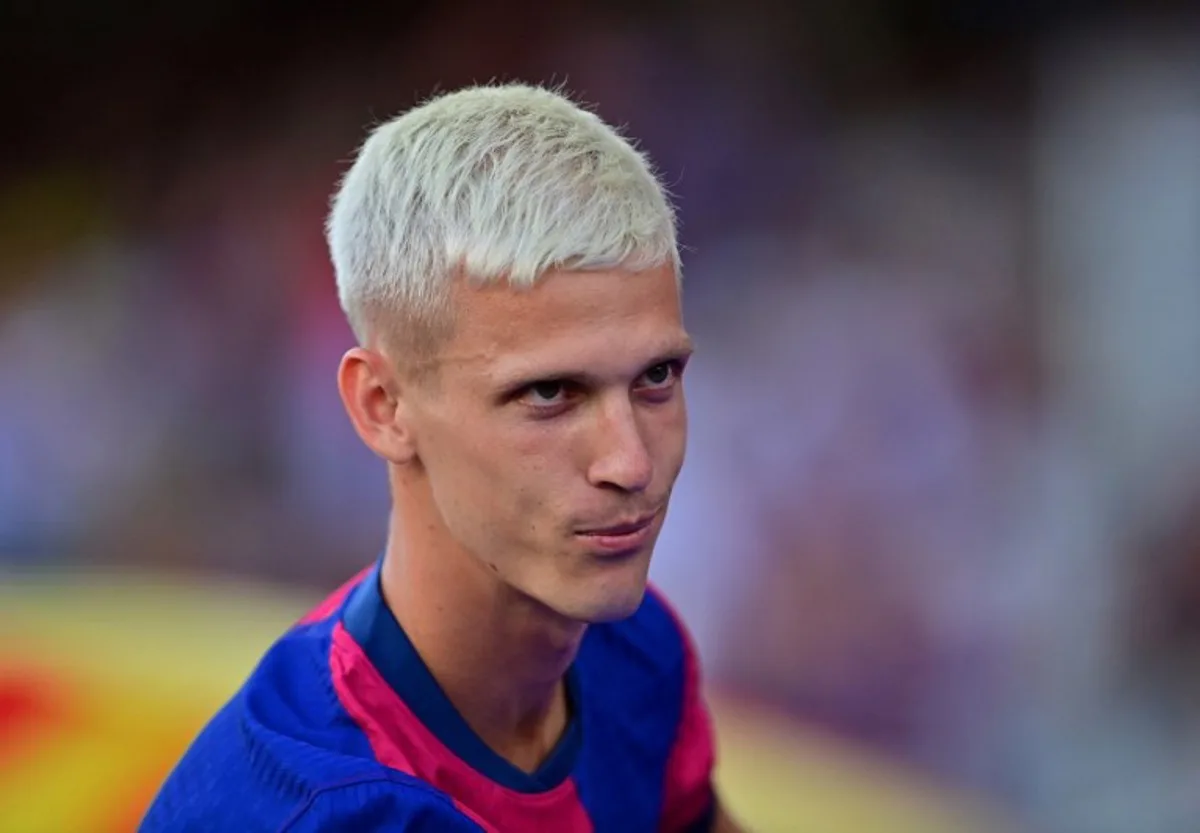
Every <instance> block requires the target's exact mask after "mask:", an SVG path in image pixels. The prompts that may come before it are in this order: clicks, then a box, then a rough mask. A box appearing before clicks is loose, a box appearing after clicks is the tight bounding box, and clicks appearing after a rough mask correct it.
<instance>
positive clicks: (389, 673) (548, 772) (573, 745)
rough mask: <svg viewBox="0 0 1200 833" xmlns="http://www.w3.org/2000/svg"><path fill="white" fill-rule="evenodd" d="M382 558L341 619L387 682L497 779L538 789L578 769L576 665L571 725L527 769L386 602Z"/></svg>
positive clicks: (570, 675) (570, 684)
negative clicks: (470, 717)
mask: <svg viewBox="0 0 1200 833" xmlns="http://www.w3.org/2000/svg"><path fill="white" fill-rule="evenodd" d="M381 563H382V559H381V560H380V561H379V562H376V564H375V568H374V569H373V570H371V572H369V573H368V574H367V575H366V577H365V578H364V579H363V580H362V582H360V584H359V586H358V587H356V588H355V589H354V592H353V594H352V595H351V597H350V599H349V601H348V602H347V604H346V607H345V609H344V610H343V612H342V624H343V625H344V626H345V628H346V630H347V631H348V632H349V633H350V636H352V637H354V641H355V642H357V643H358V644H359V646H361V647H362V649H363V651H364V652H365V653H366V655H367V658H368V659H370V660H371V663H372V664H373V665H374V666H375V668H376V669H378V671H379V673H380V674H381V675H382V676H383V678H384V679H385V680H386V681H387V683H388V685H390V686H391V687H392V689H393V690H394V691H395V692H396V694H398V695H399V696H400V699H401V700H403V701H404V702H405V703H406V704H407V705H408V707H409V708H410V709H412V711H413V714H415V715H416V716H417V719H418V720H420V721H421V722H422V723H424V724H425V726H426V727H427V728H428V729H429V730H430V731H432V732H433V733H434V735H436V736H437V738H438V739H439V740H440V741H441V742H442V743H443V744H445V745H446V747H447V748H448V749H449V750H450V751H451V752H453V753H454V754H455V755H457V756H458V757H459V758H460V759H462V760H463V761H464V762H466V763H467V764H469V765H470V766H471V767H472V768H474V769H475V770H477V771H478V772H480V773H482V774H484V775H486V776H487V777H488V778H490V779H492V780H493V781H495V782H496V783H498V784H501V785H503V786H505V787H508V788H509V789H512V790H517V791H519V792H526V793H537V792H544V791H546V790H550V789H553V788H554V787H556V786H558V785H559V784H560V783H562V782H563V781H564V780H566V778H567V776H569V775H570V774H571V771H572V770H573V769H574V768H575V761H576V759H577V758H578V756H579V749H580V746H581V745H582V742H583V735H582V732H581V729H580V723H581V721H580V717H579V715H580V698H579V679H578V674H577V672H576V670H575V666H574V665H572V666H571V668H570V669H569V670H568V671H567V678H566V682H567V705H568V708H569V709H570V715H571V717H570V722H569V723H568V725H567V730H566V732H564V733H563V736H562V738H561V740H559V742H558V744H557V745H556V746H555V748H554V750H553V751H552V752H551V753H550V755H549V757H547V758H546V760H545V761H544V762H543V763H542V765H541V766H540V767H538V769H537V771H536V772H533V773H528V772H524V771H523V770H521V769H519V768H518V767H516V766H514V765H513V764H511V763H509V762H508V761H506V760H505V759H504V758H502V757H501V756H500V755H498V754H496V753H495V752H493V751H492V749H491V748H490V747H489V746H488V745H487V744H485V743H484V742H483V741H482V740H481V739H480V738H479V736H478V735H476V734H475V732H474V731H473V730H472V729H471V727H470V726H468V725H467V722H466V721H465V720H463V718H462V715H460V714H459V713H458V710H457V709H456V708H454V704H452V703H451V702H450V700H449V698H447V697H446V694H445V692H443V691H442V687H441V686H440V685H438V682H437V680H435V679H434V677H433V674H432V673H430V671H429V668H428V667H426V665H425V662H424V660H422V659H421V656H420V654H418V653H417V649H416V648H415V647H413V644H412V642H411V641H410V640H409V638H408V635H407V634H406V633H405V632H404V630H403V628H401V627H400V623H399V622H397V621H396V617H395V616H393V615H392V611H391V610H390V609H389V608H388V606H387V603H386V602H384V599H383V594H382V592H381V591H380V586H379V568H380V565H381Z"/></svg>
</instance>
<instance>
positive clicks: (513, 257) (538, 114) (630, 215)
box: [326, 84, 680, 346]
mask: <svg viewBox="0 0 1200 833" xmlns="http://www.w3.org/2000/svg"><path fill="white" fill-rule="evenodd" d="M326 233H327V238H328V242H329V249H330V253H331V255H332V259H333V265H334V269H335V271H336V274H337V289H338V299H339V301H340V302H341V305H342V309H343V310H344V311H345V313H346V317H347V318H348V319H349V321H350V326H351V328H352V329H353V330H354V334H355V336H356V337H357V338H358V339H359V341H360V342H361V343H366V342H367V341H368V340H369V339H370V338H371V335H372V333H373V332H374V331H375V330H377V329H381V330H387V331H392V332H390V333H389V335H391V336H397V335H398V336H399V337H400V338H401V339H402V341H401V343H403V344H406V345H409V346H413V343H414V339H413V338H411V336H412V335H413V334H414V333H418V334H427V333H430V332H432V331H433V329H432V328H434V327H435V325H436V323H437V322H439V321H441V322H443V323H444V321H445V319H446V318H447V314H448V313H452V310H448V308H447V300H448V296H449V292H450V287H451V282H452V280H453V279H454V278H455V277H456V276H459V275H461V276H463V277H465V278H466V279H468V280H470V281H472V282H475V283H490V282H495V281H499V280H507V281H508V282H509V283H510V284H512V285H514V286H517V287H530V286H532V285H533V284H534V283H535V282H536V281H537V280H538V279H539V278H540V277H541V276H542V275H544V274H545V273H546V272H547V271H549V270H552V269H568V270H592V269H612V268H626V269H633V270H638V269H644V268H651V267H655V266H659V265H662V264H668V263H669V264H671V265H672V266H673V267H674V270H675V274H676V278H677V279H678V277H679V274H680V267H679V252H678V246H677V243H676V227H675V213H674V209H673V207H672V205H671V202H670V200H669V198H668V195H667V194H666V192H665V190H664V188H663V186H662V184H661V182H660V181H659V179H658V177H657V176H656V174H655V172H654V171H653V169H652V168H651V166H650V163H649V162H648V160H647V158H646V157H645V156H644V155H643V154H642V153H641V152H640V151H639V150H637V149H636V148H635V147H634V146H633V145H632V144H631V143H630V142H629V141H627V140H626V139H625V138H623V137H622V136H621V135H620V134H619V133H618V132H617V131H616V130H614V129H613V128H612V127H610V126H609V125H607V124H605V123H604V122H603V121H602V120H601V119H600V118H599V117H598V116H596V115H595V114H594V113H592V112H590V111H588V110H586V109H584V108H582V107H580V106H578V105H577V104H575V103H574V102H573V101H571V100H570V99H569V98H567V97H566V96H565V95H563V94H561V93H560V92H557V91H553V90H548V89H543V88H539V87H532V86H525V85H519V84H509V85H503V86H482V87H470V88H467V89H463V90H459V91H456V92H452V93H448V94H445V95H442V96H439V97H437V98H434V99H432V100H430V101H428V102H426V103H425V104H423V105H421V106H419V107H416V108H415V109H412V110H409V111H408V112H406V113H404V114H403V115H401V116H399V117H397V118H395V119H393V120H391V121H388V122H386V123H384V124H381V125H380V126H378V127H377V128H376V129H375V130H374V131H372V133H371V134H370V136H369V137H368V138H367V140H366V142H365V143H364V144H363V146H362V148H361V150H360V151H359V153H358V156H357V158H356V159H355V161H354V164H353V165H352V167H351V168H350V170H349V171H348V172H347V174H346V176H345V178H344V179H343V180H342V183H341V186H340V188H339V189H338V191H337V193H336V194H335V196H334V199H333V208H332V211H331V212H330V214H329V220H328V223H327V225H326ZM397 328H399V329H401V330H402V331H405V332H399V333H397V332H394V331H395V330H396V329H397ZM406 336H410V337H406Z"/></svg>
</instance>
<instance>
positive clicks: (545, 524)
mask: <svg viewBox="0 0 1200 833" xmlns="http://www.w3.org/2000/svg"><path fill="white" fill-rule="evenodd" d="M453 303H454V308H455V317H456V322H455V323H456V325H455V333H454V335H453V336H452V337H451V338H450V339H449V340H448V341H447V343H446V344H445V345H444V346H443V348H442V349H441V351H440V354H439V356H438V358H437V365H438V367H437V370H436V371H435V372H436V375H437V378H436V381H435V382H434V383H432V384H430V385H429V386H428V387H427V388H422V390H420V391H419V392H417V393H415V394H414V398H413V401H412V420H413V423H412V424H413V429H414V436H415V437H416V443H417V454H418V456H419V458H420V461H421V464H422V466H423V469H424V476H425V478H426V481H427V486H428V489H429V490H430V497H431V498H432V505H434V506H435V507H436V508H437V510H438V511H439V512H440V515H441V518H440V520H441V521H442V522H443V523H444V525H445V527H446V530H447V531H448V532H449V534H450V536H451V537H453V538H454V539H455V540H456V541H457V542H458V543H459V544H461V545H462V546H463V547H465V548H466V550H467V551H468V552H469V553H470V554H471V555H472V556H474V557H475V558H477V559H479V560H480V562H481V566H482V567H483V568H484V569H490V570H492V571H493V572H494V573H495V574H496V575H497V577H498V578H499V579H500V580H501V581H503V582H505V583H507V584H509V585H511V586H512V587H514V588H515V589H517V590H519V591H520V592H523V593H525V594H527V595H528V596H530V597H532V598H534V599H536V600H538V601H539V602H542V603H543V604H545V605H547V606H548V607H550V608H551V609H553V610H556V611H557V612H559V613H561V614H563V615H566V616H569V617H571V618H573V619H578V620H580V621H588V622H596V621H605V620H612V619H616V618H621V617H624V616H627V615H629V614H631V613H632V612H633V611H634V610H635V609H636V608H637V606H638V604H639V603H640V601H641V598H642V595H643V593H644V590H645V584H646V574H647V571H648V569H649V566H650V553H651V550H652V549H653V547H654V542H655V540H656V539H657V537H658V533H659V530H660V529H661V527H662V523H663V518H664V516H665V514H666V508H667V500H668V497H669V496H670V493H671V488H672V486H673V484H674V483H675V478H676V476H677V475H678V474H679V469H680V467H681V466H682V464H683V456H684V446H685V444H686V435H687V412H686V407H685V405H684V397H683V387H682V380H681V374H682V371H683V366H684V365H685V364H686V362H687V358H688V356H689V355H690V352H691V344H690V340H689V339H688V336H687V334H686V332H685V330H684V327H683V321H682V314H681V310H680V298H679V291H678V288H677V285H676V280H675V275H674V272H673V270H672V269H671V268H670V267H669V266H664V267H661V268H656V269H653V270H647V271H644V272H637V273H634V272H626V271H613V272H562V273H551V274H549V275H547V276H546V277H545V278H543V280H542V281H540V282H539V283H538V284H537V285H536V286H535V287H534V288H533V289H531V290H517V289H513V288H512V287H509V286H508V285H506V284H498V285H490V286H486V287H470V286H466V285H463V284H461V283H460V284H459V285H457V286H456V288H455V297H454V299H453Z"/></svg>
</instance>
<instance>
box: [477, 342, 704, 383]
mask: <svg viewBox="0 0 1200 833" xmlns="http://www.w3.org/2000/svg"><path fill="white" fill-rule="evenodd" d="M695 350H696V345H695V342H693V341H692V339H691V337H690V336H684V337H682V338H680V339H675V340H672V341H671V342H669V343H665V344H663V345H662V346H661V347H660V348H659V349H658V350H656V351H654V353H652V354H651V358H650V359H648V360H647V361H645V362H643V363H642V365H641V368H642V369H641V371H640V372H645V371H646V370H649V369H650V368H652V367H654V366H656V365H660V364H663V363H664V362H671V361H686V360H687V359H688V358H689V357H690V356H691V355H692V353H694V352H695ZM548 381H563V382H575V383H578V384H583V385H591V386H595V385H598V384H601V383H602V382H603V381H604V378H603V377H602V376H601V375H600V374H597V373H593V372H591V371H588V370H583V369H580V368H578V367H568V366H566V365H561V366H554V365H551V364H547V365H546V366H544V367H539V368H530V367H523V368H513V369H512V371H511V372H507V373H506V372H504V371H501V372H500V373H498V374H497V376H496V387H497V388H498V389H499V390H501V391H502V392H503V393H502V396H509V395H512V394H514V393H517V392H519V391H521V390H524V389H525V388H527V387H529V386H530V385H534V384H537V383H538V382H548Z"/></svg>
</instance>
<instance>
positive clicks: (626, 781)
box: [140, 571, 711, 833]
mask: <svg viewBox="0 0 1200 833" xmlns="http://www.w3.org/2000/svg"><path fill="white" fill-rule="evenodd" d="M377 581H378V579H377V575H376V573H375V572H374V571H373V572H370V573H368V574H367V577H366V579H365V580H364V581H363V582H362V583H360V584H359V586H358V588H356V590H355V591H354V592H351V593H349V594H348V595H347V596H346V599H345V601H343V602H342V604H341V605H340V607H339V608H338V610H337V611H336V612H335V613H333V614H332V615H330V616H328V617H326V618H325V619H323V620H321V621H318V622H314V623H311V624H304V625H300V626H298V627H296V628H294V629H293V630H292V631H290V632H289V633H288V634H286V635H285V636H283V637H282V638H281V639H280V640H279V641H278V642H277V643H276V644H275V645H274V646H273V647H272V648H271V649H270V650H269V651H268V653H267V654H266V655H265V656H264V657H263V659H262V661H261V662H260V663H259V665H258V667H257V668H256V669H255V670H254V672H253V673H252V674H251V676H250V677H249V679H248V680H247V681H246V683H245V684H244V685H243V686H242V688H241V689H240V690H239V691H238V692H237V693H236V694H235V695H234V697H233V698H232V699H231V700H230V701H229V702H228V703H227V704H226V705H225V706H224V708H222V709H221V710H220V711H219V712H218V713H217V714H216V716H215V717H214V718H213V719H212V721H211V722H210V723H209V724H208V725H207V726H206V727H205V728H204V730H203V731H202V732H201V733H200V735H199V736H198V737H197V738H196V740H195V741H194V742H193V744H192V745H191V747H190V748H189V749H188V751H187V753H186V754H185V755H184V757H183V759H182V760H181V761H180V762H179V764H178V765H177V767H176V768H175V770H174V771H173V772H172V773H171V775H170V776H169V777H168V779H167V781H166V783H165V784H164V785H163V787H162V789H161V790H160V792H159V795H158V796H157V797H156V799H155V801H154V803H153V804H152V805H151V807H150V809H149V812H148V813H147V815H146V817H145V819H144V820H143V822H142V825H141V827H140V830H141V831H142V833H159V831H162V832H163V833H166V831H171V833H190V832H191V831H195V832H196V833H235V831H236V833H254V832H255V831H288V833H299V832H300V831H342V830H345V831H363V833H372V832H374V833H425V831H441V832H442V833H468V831H469V832H470V833H479V831H480V830H481V828H480V826H479V825H478V824H477V823H476V822H474V821H472V820H471V819H470V818H468V817H467V816H466V815H464V814H462V813H461V812H460V811H459V810H458V809H456V807H455V805H454V801H453V799H454V798H455V797H452V796H448V795H446V794H445V793H443V792H441V791H439V790H438V789H436V788H435V787H434V786H432V785H431V784H429V783H426V782H424V781H422V780H420V779H418V778H416V777H414V776H412V775H408V774H405V773H401V772H399V771H397V770H394V769H391V768H389V767H386V766H384V765H382V764H380V763H379V762H378V761H377V760H376V759H375V756H374V753H373V752H372V749H371V746H370V744H369V743H368V740H367V737H366V736H365V734H364V733H363V731H362V730H361V728H360V727H359V726H358V725H357V724H356V722H355V721H354V720H353V719H352V718H351V716H350V715H349V713H347V711H346V710H345V708H344V707H343V706H342V704H341V702H340V700H339V698H338V695H337V691H336V689H335V688H334V685H333V677H332V673H331V668H330V662H329V658H330V648H331V641H332V634H333V629H334V627H335V625H336V624H337V623H338V622H343V623H344V625H345V627H346V629H347V631H348V632H349V633H350V635H351V636H352V637H354V639H355V641H356V642H358V644H359V645H360V646H361V647H362V648H363V649H364V652H365V653H366V654H367V656H368V658H369V659H370V660H371V661H372V664H374V665H375V666H376V668H377V669H378V670H379V671H380V672H381V675H382V676H383V677H384V679H385V680H386V681H388V682H389V684H390V685H392V687H393V688H394V689H395V690H396V691H397V693H398V694H399V695H400V696H401V698H402V699H403V700H404V701H405V702H406V703H407V704H408V705H409V707H410V708H411V709H412V710H413V712H414V713H415V714H416V715H417V716H418V717H419V718H420V719H421V720H422V722H423V723H425V725H426V726H428V728H430V729H431V730H432V731H433V732H434V733H435V734H436V735H437V736H438V737H439V739H440V740H442V742H443V743H444V744H445V745H446V746H447V748H448V749H449V750H450V751H451V752H452V753H454V754H455V755H458V756H460V757H461V758H462V759H463V760H464V761H466V762H467V763H468V764H470V765H471V766H473V767H474V768H475V769H476V770H477V771H479V772H481V773H483V774H484V775H487V776H489V777H490V778H491V779H492V780H494V781H496V782H497V783H498V784H499V785H507V786H509V787H511V789H513V790H516V791H517V792H514V793H512V796H513V798H512V800H514V801H523V800H526V799H525V798H523V797H522V796H523V795H528V799H527V800H530V801H536V800H537V795H536V794H530V793H537V792H539V791H541V790H545V789H552V788H553V787H554V786H556V785H557V784H559V783H561V782H562V781H563V779H565V778H567V777H568V776H569V777H570V778H572V779H573V781H574V784H575V789H576V791H577V793H578V797H579V801H580V803H581V804H582V805H583V808H584V810H585V812H586V814H587V816H588V817H589V818H590V820H591V822H592V825H593V829H594V831H595V832H596V833H640V832H641V831H645V833H652V831H657V830H658V826H659V818H660V816H661V813H662V801H663V795H664V788H665V778H666V764H667V761H668V760H669V758H670V754H671V749H672V747H673V745H674V742H675V737H676V734H677V732H678V728H679V725H680V718H681V712H682V708H683V686H684V678H683V667H684V658H685V654H684V652H685V650H686V649H685V645H684V641H683V637H682V634H681V633H680V631H679V628H678V626H677V625H676V623H675V620H674V619H673V617H672V616H671V614H670V613H669V611H667V610H666V609H665V607H664V606H663V604H662V603H661V601H659V599H658V598H657V597H656V596H654V595H653V594H647V596H646V600H645V602H644V603H643V604H642V606H641V608H640V609H639V610H638V611H637V612H636V613H635V614H634V615H633V616H632V617H630V618H629V619H627V620H625V621H623V622H618V623H612V624H605V625H596V626H592V627H591V628H589V630H588V632H587V634H586V636H585V637H584V640H583V643H582V645H581V646H580V650H579V654H578V656H577V657H576V660H575V663H574V664H573V666H572V670H571V673H570V674H569V675H568V683H569V689H570V697H571V705H572V710H573V717H572V722H571V728H570V729H569V730H568V732H567V733H566V734H565V736H564V738H563V740H562V742H561V743H560V744H559V746H558V748H557V749H556V751H555V753H554V754H553V755H552V756H551V757H550V758H549V760H547V762H546V763H545V765H544V766H542V767H541V768H540V769H539V770H538V772H536V773H534V774H532V775H527V774H525V773H522V772H521V771H520V770H518V769H516V768H515V767H512V766H511V765H509V764H508V763H507V762H506V761H503V759H501V758H499V756H497V755H495V753H493V752H491V750H490V749H487V747H486V746H484V745H483V743H482V741H480V740H479V738H478V737H476V736H475V735H474V734H473V733H472V732H471V730H470V728H469V727H468V726H467V725H466V723H465V721H463V720H462V718H461V716H459V715H458V713H457V712H456V711H455V710H454V707H453V705H452V704H450V702H449V701H448V700H447V699H446V698H445V695H444V694H443V693H442V692H441V689H440V687H438V685H437V683H436V681H435V680H434V679H433V677H432V676H431V675H430V674H429V671H428V669H427V668H426V667H425V666H424V664H423V663H422V662H421V660H420V657H419V656H418V655H417V653H416V651H415V649H414V648H413V646H412V644H411V642H410V641H409V640H408V639H407V637H406V636H405V635H404V633H403V631H402V630H401V629H400V627H399V625H398V624H397V623H396V621H395V619H394V617H392V616H391V613H390V611H388V609H387V607H386V606H385V605H384V604H383V601H382V597H381V595H380V594H379V590H378V584H377ZM697 824H698V825H702V826H701V827H693V828H691V829H692V830H703V829H707V828H708V826H710V824H711V818H708V817H707V816H706V817H705V818H702V819H698V820H697ZM680 833H683V831H681V832H680Z"/></svg>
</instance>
